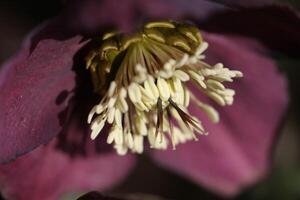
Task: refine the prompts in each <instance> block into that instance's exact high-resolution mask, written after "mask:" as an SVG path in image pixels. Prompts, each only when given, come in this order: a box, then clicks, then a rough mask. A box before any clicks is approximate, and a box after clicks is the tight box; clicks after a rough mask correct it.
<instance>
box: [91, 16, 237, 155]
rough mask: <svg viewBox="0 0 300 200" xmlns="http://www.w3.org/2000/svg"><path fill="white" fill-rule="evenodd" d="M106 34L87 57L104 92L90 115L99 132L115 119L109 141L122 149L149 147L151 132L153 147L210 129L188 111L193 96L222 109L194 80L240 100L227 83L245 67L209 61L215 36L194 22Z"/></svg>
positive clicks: (227, 101) (227, 99) (228, 99)
mask: <svg viewBox="0 0 300 200" xmlns="http://www.w3.org/2000/svg"><path fill="white" fill-rule="evenodd" d="M102 39H103V42H102V45H101V46H100V47H98V48H96V49H93V50H91V52H90V53H89V54H88V56H87V59H86V65H87V69H88V70H90V72H91V77H92V81H93V84H94V87H95V91H96V92H98V93H99V95H101V96H102V98H101V100H100V102H99V104H98V105H95V106H94V107H93V108H92V109H91V111H90V113H89V115H88V117H87V122H88V123H89V124H90V125H91V130H92V131H91V139H93V140H94V139H95V138H96V137H97V136H98V135H99V133H100V132H101V131H102V129H103V128H104V126H105V124H111V125H110V127H111V128H110V130H109V134H108V137H107V140H106V141H107V143H109V144H112V145H113V147H114V148H115V149H116V151H117V153H118V154H119V155H125V154H126V153H127V152H128V151H131V152H133V153H142V152H143V151H144V137H147V139H148V142H149V144H150V147H151V148H155V149H162V150H164V149H167V147H168V144H169V142H171V144H172V148H173V149H174V150H175V149H176V146H177V145H178V144H180V143H185V142H187V141H189V140H198V139H197V136H196V135H195V134H194V131H195V132H198V133H199V134H200V135H207V132H206V131H205V129H204V128H203V126H202V123H201V121H200V120H199V119H197V118H196V117H195V116H192V115H191V114H190V113H189V111H188V107H189V105H190V102H192V103H194V104H195V105H196V106H197V108H199V109H200V110H202V111H203V112H204V113H206V114H207V115H208V117H209V118H210V119H211V120H212V122H214V123H217V122H218V121H219V114H218V112H217V111H216V110H215V109H214V108H213V107H212V106H210V105H208V104H205V103H203V102H202V101H201V100H200V99H199V98H198V97H197V96H198V95H197V96H196V95H195V94H193V91H192V90H190V89H189V87H190V86H188V85H187V83H188V82H189V83H191V84H192V85H194V86H196V88H198V90H199V91H198V92H201V93H202V94H204V95H205V96H207V97H209V98H211V99H212V100H214V101H215V102H216V103H218V104H219V105H221V106H225V105H231V104H232V103H233V100H234V98H233V97H234V95H235V91H234V90H232V89H228V88H226V86H225V84H224V83H225V82H232V81H233V78H236V77H242V75H243V74H242V73H241V72H239V71H236V70H230V69H228V68H226V67H224V66H223V64H221V63H217V64H215V65H213V66H211V65H209V64H207V63H205V62H204V61H203V59H204V58H205V55H204V54H203V53H204V52H205V50H206V49H207V48H208V43H207V42H204V41H203V40H202V37H201V34H200V32H199V30H198V29H197V28H196V27H195V26H192V25H188V24H183V23H178V22H168V21H165V22H151V23H148V24H146V25H145V26H144V27H143V29H142V30H141V31H139V32H137V33H136V34H132V35H124V34H120V33H116V32H112V33H107V34H105V35H104V36H103V38H102Z"/></svg>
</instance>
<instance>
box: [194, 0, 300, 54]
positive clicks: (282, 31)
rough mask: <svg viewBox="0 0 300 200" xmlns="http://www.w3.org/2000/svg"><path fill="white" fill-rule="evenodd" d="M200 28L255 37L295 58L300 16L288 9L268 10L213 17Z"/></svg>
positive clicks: (262, 9) (275, 7)
mask: <svg viewBox="0 0 300 200" xmlns="http://www.w3.org/2000/svg"><path fill="white" fill-rule="evenodd" d="M200 27H202V28H205V29H206V30H209V31H212V32H221V33H222V32H223V33H224V32H227V33H235V34H240V35H246V36H250V37H255V38H257V39H260V40H261V41H263V42H264V43H265V44H266V45H268V46H269V47H271V48H274V49H277V50H280V51H284V52H286V53H289V54H291V55H295V56H298V49H299V47H300V37H299V35H300V15H299V14H298V13H297V12H296V11H295V10H293V9H292V8H291V7H288V6H275V5H274V6H268V7H262V8H256V9H253V8H251V9H244V10H241V11H235V12H225V13H220V14H217V15H214V16H213V17H212V18H210V19H209V20H208V21H205V22H204V23H202V24H201V25H200Z"/></svg>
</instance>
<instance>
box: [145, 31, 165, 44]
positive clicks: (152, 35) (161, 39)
mask: <svg viewBox="0 0 300 200" xmlns="http://www.w3.org/2000/svg"><path fill="white" fill-rule="evenodd" d="M144 32H145V34H146V35H147V36H148V37H149V38H151V39H153V40H156V41H158V42H162V43H165V42H166V39H165V37H164V35H163V34H162V33H161V32H160V31H159V30H157V29H155V28H151V29H145V31H144Z"/></svg>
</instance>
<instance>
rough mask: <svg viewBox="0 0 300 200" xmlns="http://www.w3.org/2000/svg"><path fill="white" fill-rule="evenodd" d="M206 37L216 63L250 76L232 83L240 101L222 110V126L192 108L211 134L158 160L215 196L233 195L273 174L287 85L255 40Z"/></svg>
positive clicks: (160, 154)
mask: <svg viewBox="0 0 300 200" xmlns="http://www.w3.org/2000/svg"><path fill="white" fill-rule="evenodd" d="M204 38H205V39H206V40H207V41H208V43H209V44H210V47H209V49H208V51H207V53H206V55H207V56H208V61H209V62H210V63H211V64H215V63H217V62H223V63H224V64H225V65H226V66H229V67H230V68H231V69H237V70H240V71H242V72H243V73H244V77H243V78H241V79H239V80H236V81H235V82H234V83H233V84H232V87H233V88H234V89H235V90H236V96H235V103H234V104H233V105H232V106H227V107H224V108H223V107H222V108H220V107H217V110H219V111H220V120H221V121H220V123H218V124H212V123H211V122H210V121H209V120H208V118H207V116H206V115H205V114H203V112H201V111H199V110H198V109H195V108H196V106H195V105H194V104H191V109H190V110H191V113H193V114H194V115H195V116H197V117H198V118H199V119H200V120H201V121H202V122H203V125H204V127H205V128H206V130H207V131H208V132H209V133H210V134H209V135H208V136H207V137H205V136H200V137H199V141H198V142H188V143H186V144H184V145H179V146H178V147H177V150H176V151H171V150H170V151H166V152H156V153H155V154H154V158H155V159H156V160H157V161H158V162H159V163H160V164H162V165H163V166H165V167H167V168H169V169H171V170H174V171H175V172H177V173H179V174H181V175H183V176H186V177H187V178H189V179H191V180H193V181H194V182H196V183H198V184H201V185H203V186H205V187H207V188H208V189H210V190H212V191H214V192H217V193H219V194H221V195H225V196H232V195H235V194H237V193H238V192H239V191H240V190H242V189H244V188H245V187H247V186H249V185H251V184H253V183H255V182H256V181H258V180H259V179H260V178H262V177H263V176H264V175H265V174H266V173H267V172H268V170H269V167H270V155H271V150H272V145H273V143H274V140H275V139H276V133H277V128H278V127H279V125H280V122H281V119H282V117H283V114H284V112H285V111H286V108H287V103H288V98H287V86H286V82H285V79H284V77H283V75H282V74H280V73H279V72H278V70H277V68H276V64H275V63H274V61H272V60H271V59H269V58H267V57H266V55H265V54H266V51H265V50H264V48H263V47H262V46H261V45H259V44H258V43H257V42H255V41H254V40H250V39H242V38H235V37H225V36H221V35H216V34H205V35H204ZM196 94H197V96H198V98H199V99H201V100H204V101H207V99H206V100H205V98H204V97H203V95H201V94H199V93H196ZM210 103H211V102H210Z"/></svg>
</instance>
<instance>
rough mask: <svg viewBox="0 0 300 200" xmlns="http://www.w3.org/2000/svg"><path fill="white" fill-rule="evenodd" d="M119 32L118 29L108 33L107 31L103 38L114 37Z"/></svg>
mask: <svg viewBox="0 0 300 200" xmlns="http://www.w3.org/2000/svg"><path fill="white" fill-rule="evenodd" d="M118 33H119V32H117V31H112V32H108V33H105V34H104V35H103V37H102V40H107V39H109V38H111V37H114V36H115V35H117V34H118Z"/></svg>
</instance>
